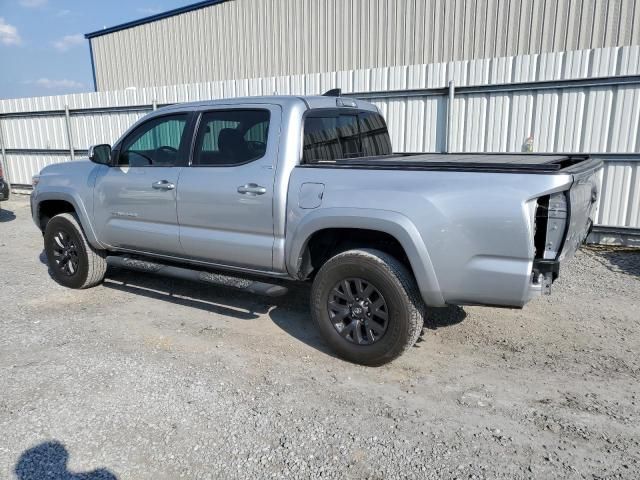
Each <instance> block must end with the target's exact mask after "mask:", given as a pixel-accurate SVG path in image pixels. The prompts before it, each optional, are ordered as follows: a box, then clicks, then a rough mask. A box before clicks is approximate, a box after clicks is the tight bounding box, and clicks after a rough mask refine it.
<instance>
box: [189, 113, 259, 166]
mask: <svg viewBox="0 0 640 480" xmlns="http://www.w3.org/2000/svg"><path fill="white" fill-rule="evenodd" d="M268 132H269V111H268V110H224V111H222V110H220V111H215V112H207V113H205V114H203V115H202V119H201V121H200V127H199V130H198V138H197V140H196V148H195V151H194V157H193V165H199V166H215V165H237V164H241V163H246V162H249V161H252V160H257V159H258V158H261V157H263V156H264V154H265V152H266V150H267V137H268Z"/></svg>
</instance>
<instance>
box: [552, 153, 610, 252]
mask: <svg viewBox="0 0 640 480" xmlns="http://www.w3.org/2000/svg"><path fill="white" fill-rule="evenodd" d="M580 167H581V168H580V171H577V172H575V173H574V172H572V173H573V185H571V189H570V190H569V226H568V228H567V235H566V237H565V242H564V248H563V249H562V253H561V254H560V260H567V259H569V258H571V257H573V256H574V255H575V253H576V251H577V250H578V248H580V245H582V243H583V242H584V241H585V240H586V238H587V235H589V232H590V231H591V227H592V226H593V223H594V221H595V218H594V216H595V211H596V206H597V201H598V172H599V171H600V169H601V168H602V161H599V160H589V161H587V162H585V164H582V165H581V166H580Z"/></svg>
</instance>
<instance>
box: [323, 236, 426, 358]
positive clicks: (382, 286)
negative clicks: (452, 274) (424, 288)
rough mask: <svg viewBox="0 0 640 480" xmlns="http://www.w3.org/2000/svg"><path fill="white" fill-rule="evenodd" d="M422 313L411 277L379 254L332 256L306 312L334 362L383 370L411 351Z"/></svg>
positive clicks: (363, 252) (391, 259)
mask: <svg viewBox="0 0 640 480" xmlns="http://www.w3.org/2000/svg"><path fill="white" fill-rule="evenodd" d="M345 281H346V282H347V284H348V285H347V286H345V283H344V282H345ZM372 288H373V290H375V292H372V290H371V289H372ZM347 289H348V290H349V291H350V293H351V294H352V296H353V297H355V299H356V301H355V302H350V301H349V300H348V297H349V292H347ZM358 292H361V293H362V295H360V296H358ZM380 298H381V299H382V301H381V300H380ZM343 303H346V306H345V305H344V304H343ZM349 305H351V306H349ZM354 305H355V307H354ZM359 307H361V308H359ZM383 307H384V308H383ZM354 308H355V309H354ZM424 308H425V307H424V303H423V301H422V298H421V296H420V292H419V290H418V286H417V285H416V282H415V279H414V277H413V275H412V273H411V272H410V271H409V270H408V269H407V268H406V267H405V266H404V265H403V264H402V263H400V262H399V261H398V260H397V259H395V258H394V257H392V256H391V255H389V254H387V253H384V252H381V251H379V250H373V249H358V250H348V251H345V252H342V253H340V254H338V255H336V256H334V257H332V258H331V259H329V260H328V261H327V262H326V263H325V264H324V265H323V266H322V268H320V270H319V271H318V273H317V275H316V277H315V279H314V282H313V286H312V288H311V313H312V317H313V320H314V322H315V324H316V326H317V327H318V330H319V331H320V334H321V336H322V338H323V339H324V340H325V341H326V342H327V343H328V344H329V346H330V347H331V348H332V349H333V350H334V351H335V352H336V354H337V355H338V356H339V357H341V358H343V359H345V360H348V361H350V362H353V363H359V364H361V365H368V366H380V365H384V364H385V363H388V362H390V361H392V360H394V359H395V358H397V357H399V356H400V355H401V354H402V353H403V352H404V351H405V350H407V349H408V348H410V347H412V346H413V345H414V344H415V343H416V341H417V340H418V337H419V336H420V333H421V332H422V328H423V325H424ZM346 311H349V313H348V314H346V317H345V318H344V319H343V318H342V317H343V316H344V315H345V312H346ZM363 312H364V313H363ZM385 317H386V319H385ZM354 321H355V323H354V324H353V326H351V327H350V325H351V324H352V322H354ZM374 322H375V323H374ZM334 324H336V325H337V326H334ZM374 325H375V328H373V326H374ZM376 330H377V331H376ZM363 342H364V343H363Z"/></svg>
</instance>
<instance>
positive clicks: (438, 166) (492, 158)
mask: <svg viewBox="0 0 640 480" xmlns="http://www.w3.org/2000/svg"><path fill="white" fill-rule="evenodd" d="M588 158H589V157H588V156H586V155H571V154H531V153H521V154H518V153H506V154H501V153H490V154H484V153H417V154H416V153H394V154H393V155H385V156H379V157H362V158H345V159H339V160H331V161H318V162H317V163H312V164H307V166H310V167H312V166H314V165H317V166H323V167H327V166H333V167H338V168H340V167H342V168H374V169H375V168H379V169H385V170H386V169H410V170H470V171H487V172H529V173H555V172H558V171H560V170H562V169H563V168H565V167H569V166H572V165H575V164H577V163H580V162H583V161H585V160H587V159H588Z"/></svg>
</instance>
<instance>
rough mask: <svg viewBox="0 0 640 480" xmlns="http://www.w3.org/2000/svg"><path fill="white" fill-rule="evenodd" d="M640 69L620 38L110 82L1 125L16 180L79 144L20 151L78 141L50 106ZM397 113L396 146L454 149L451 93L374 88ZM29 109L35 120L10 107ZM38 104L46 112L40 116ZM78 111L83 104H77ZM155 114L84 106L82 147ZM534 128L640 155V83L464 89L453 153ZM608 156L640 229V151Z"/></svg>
mask: <svg viewBox="0 0 640 480" xmlns="http://www.w3.org/2000/svg"><path fill="white" fill-rule="evenodd" d="M631 74H640V47H639V46H634V47H616V48H605V49H595V50H582V51H573V52H559V53H546V54H539V55H524V56H516V57H505V58H496V59H488V60H473V61H461V62H449V63H439V64H430V65H412V66H405V67H388V68H376V69H362V70H350V71H341V72H332V73H322V74H307V75H293V76H283V77H268V78H255V79H244V80H235V81H220V82H207V83H200V84H190V85H179V86H171V87H150V88H144V89H139V90H136V91H126V92H124V91H114V92H98V93H87V94H76V95H63V96H56V97H41V98H30V99H16V100H3V101H0V132H1V133H2V136H3V138H4V146H5V148H6V149H8V153H7V155H6V157H7V160H8V167H9V168H8V171H9V175H10V176H11V180H12V182H13V183H15V184H28V183H30V181H31V176H32V175H33V174H35V173H37V172H38V171H39V169H40V168H41V167H42V166H44V165H46V164H49V163H53V162H56V161H64V160H66V159H68V157H69V154H68V153H59V154H51V153H46V154H45V153H39V154H35V153H34V154H29V155H27V154H25V153H20V152H16V153H12V149H13V150H15V149H28V148H42V149H49V148H56V149H64V148H68V144H67V143H66V138H67V137H66V130H65V128H66V126H65V117H64V115H61V114H59V113H58V114H56V115H49V114H46V112H47V111H51V110H58V111H59V110H64V107H65V106H68V107H69V108H70V109H72V110H73V109H74V108H100V107H125V106H139V105H146V106H147V108H150V107H149V106H150V105H151V104H152V103H154V102H157V103H160V104H163V103H175V102H184V101H194V100H202V99H215V98H224V97H235V96H245V95H269V94H273V93H276V92H277V93H280V94H317V93H321V92H323V91H326V90H329V89H330V88H334V87H336V86H340V87H342V88H343V89H344V91H345V92H376V91H385V90H402V89H414V88H430V87H444V86H445V85H446V83H447V80H448V79H453V80H454V81H455V83H456V85H458V86H463V85H474V84H479V85H482V84H491V83H514V82H523V81H542V80H553V79H564V78H588V77H602V76H615V75H631ZM371 100H372V101H373V102H374V103H376V104H377V105H378V106H379V108H380V109H381V110H382V111H383V113H384V114H385V116H386V118H387V120H388V123H389V126H390V130H391V135H392V141H393V146H394V149H395V150H396V151H442V149H443V148H444V146H445V123H446V103H447V100H446V98H445V97H442V96H424V95H422V96H421V95H414V96H409V97H404V98H393V99H384V98H377V99H376V98H373V99H371ZM10 112H25V115H30V116H27V118H12V117H4V118H3V117H2V113H10ZM37 112H40V113H41V116H33V115H35V114H36V113H37ZM72 113H73V112H72ZM143 113H144V112H141V111H137V112H104V113H91V114H72V115H71V117H70V119H71V130H72V138H73V140H74V148H75V149H80V150H82V149H86V148H87V147H88V146H89V145H91V144H96V143H105V142H106V143H113V142H114V141H115V140H116V139H117V138H118V137H119V136H120V134H121V133H122V132H123V131H124V130H125V129H126V128H127V127H128V126H129V125H130V124H131V123H133V122H134V121H135V120H136V119H137V118H139V117H140V116H141V115H143ZM530 135H533V138H534V143H533V147H534V148H533V149H534V151H538V152H551V151H563V152H588V153H598V152H600V153H605V152H617V153H629V154H632V153H635V154H637V153H640V87H639V86H638V85H634V86H624V87H598V88H595V87H590V88H579V89H571V90H559V89H558V90H544V91H525V92H518V93H514V92H511V93H504V92H503V93H499V92H498V93H495V92H494V93H487V94H477V95H460V96H456V99H455V103H454V116H453V125H452V129H451V132H450V140H451V148H450V149H451V151H468V152H477V151H503V152H504V151H515V152H517V151H522V147H523V144H524V142H525V140H526V138H527V137H529V136H530ZM637 158H638V157H637V155H636V156H635V158H634V157H633V156H629V157H628V158H625V157H624V156H622V157H620V158H619V159H617V160H616V161H608V162H607V164H606V168H605V169H604V171H603V173H602V195H601V199H600V205H599V212H598V224H600V225H607V226H615V227H629V228H634V229H639V230H640V161H638V160H637Z"/></svg>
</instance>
